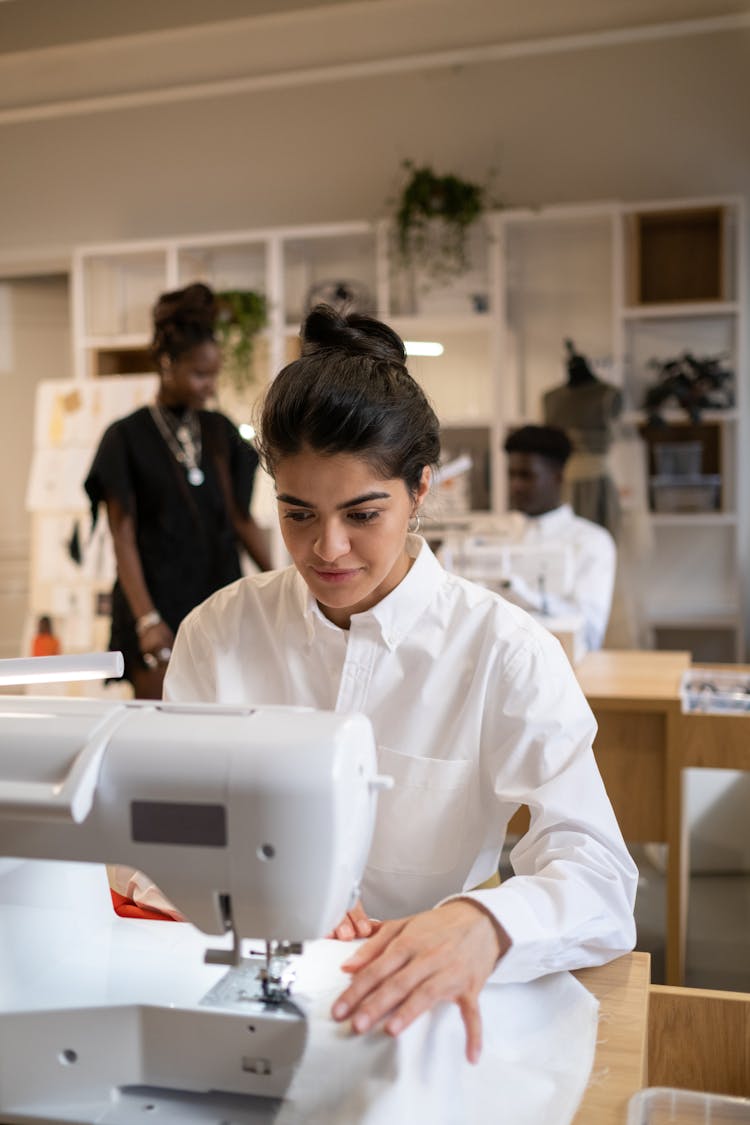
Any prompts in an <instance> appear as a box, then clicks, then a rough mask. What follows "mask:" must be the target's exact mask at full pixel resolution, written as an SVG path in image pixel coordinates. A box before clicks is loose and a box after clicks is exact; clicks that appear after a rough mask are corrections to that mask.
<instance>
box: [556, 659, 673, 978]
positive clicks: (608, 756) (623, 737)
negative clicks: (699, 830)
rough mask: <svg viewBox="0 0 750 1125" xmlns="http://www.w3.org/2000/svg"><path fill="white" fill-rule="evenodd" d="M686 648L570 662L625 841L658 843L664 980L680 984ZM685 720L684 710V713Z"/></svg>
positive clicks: (597, 757) (605, 782) (595, 749)
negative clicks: (593, 725) (662, 859)
mask: <svg viewBox="0 0 750 1125" xmlns="http://www.w3.org/2000/svg"><path fill="white" fill-rule="evenodd" d="M689 668H690V653H689V652H652V651H643V652H642V651H623V652H614V651H613V652H591V653H588V654H587V655H586V656H585V657H584V658H583V660H582V661H581V662H580V663H579V664H578V666H577V667H576V676H577V678H578V681H579V683H580V684H581V687H582V688H583V691H584V694H585V696H586V698H587V700H588V702H589V705H590V707H591V709H592V711H593V712H594V716H595V717H596V720H597V723H598V726H599V730H598V732H597V735H596V739H595V742H594V753H595V754H596V760H597V762H598V764H599V769H600V770H601V774H602V777H603V779H604V784H605V786H606V788H607V792H608V793H609V797H610V800H611V801H612V805H613V807H614V810H615V813H616V815H617V819H618V821H619V824H620V828H621V829H622V834H623V836H624V837H625V839H626V840H627V841H628V843H632V844H638V843H654V842H659V843H666V844H667V845H668V848H667V872H666V883H667V908H666V927H665V928H666V980H667V983H668V984H682V981H683V976H684V968H685V938H686V930H687V883H688V847H687V830H686V825H685V823H684V818H683V793H682V772H681V771H682V769H683V767H684V761H683V758H682V755H681V744H682V740H683V734H684V732H683V729H682V725H683V721H684V718H685V716H683V715H682V712H681V703H680V681H681V679H682V676H683V673H685V672H686V671H687V670H688V669H689ZM690 718H692V716H690Z"/></svg>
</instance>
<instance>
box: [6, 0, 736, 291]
mask: <svg viewBox="0 0 750 1125" xmlns="http://www.w3.org/2000/svg"><path fill="white" fill-rule="evenodd" d="M385 7H386V8H388V7H389V5H385ZM331 33H332V34H334V33H335V24H332V25H331ZM749 48H750V28H748V27H744V28H741V29H735V30H733V31H731V32H726V33H714V34H703V35H689V36H681V37H678V38H675V39H658V40H653V41H642V42H634V43H632V44H620V45H613V46H598V47H595V48H592V49H588V50H582V49H581V50H568V51H564V52H559V53H554V52H552V53H547V54H536V55H533V54H532V55H527V56H524V57H519V58H507V59H503V60H497V61H488V62H474V63H471V64H467V65H463V66H454V67H444V68H438V69H432V68H428V69H424V70H420V71H415V72H412V73H400V72H399V73H394V74H390V75H389V74H380V75H376V76H371V77H351V78H347V79H337V80H331V81H317V80H316V81H314V82H311V84H305V83H304V82H303V83H302V84H300V85H298V86H287V87H281V88H278V89H271V90H265V91H263V90H256V91H254V92H253V91H250V92H245V93H241V94H235V95H230V96H217V97H207V98H203V99H202V100H190V99H189V98H188V99H187V100H184V101H175V102H172V103H167V104H152V105H143V106H142V107H139V108H129V109H122V110H101V111H98V112H95V111H91V112H75V113H73V114H72V115H70V116H65V115H63V116H59V117H55V118H53V119H49V120H45V119H40V120H34V119H32V120H29V121H23V120H20V121H14V120H12V119H10V123H7V121H6V123H3V122H4V120H6V119H3V118H2V115H0V144H2V153H3V159H2V162H0V197H2V199H3V207H2V209H1V210H0V269H1V268H2V260H3V259H6V260H10V258H11V257H13V256H15V257H17V258H20V257H22V256H23V255H24V253H27V254H28V253H29V252H31V251H32V250H34V251H39V252H41V251H40V248H44V247H48V248H50V247H51V248H56V249H57V250H59V251H60V252H61V253H62V252H64V249H65V247H68V246H70V245H73V244H75V243H80V242H90V241H98V240H106V239H119V238H130V237H141V236H159V235H164V234H170V233H173V234H179V233H184V232H191V231H196V232H197V231H213V230H218V229H232V228H241V227H247V226H266V225H273V224H285V223H295V222H314V221H327V220H338V219H344V218H367V217H370V216H376V215H379V214H381V213H383V211H384V210H385V208H386V206H387V200H388V198H389V196H391V195H392V194H393V191H394V189H395V188H396V187H397V185H398V182H399V167H400V162H401V161H402V160H403V159H404V158H407V157H408V158H412V159H414V160H416V161H429V162H432V163H433V165H434V166H435V168H436V169H437V170H446V171H448V170H457V171H459V172H460V173H461V174H463V175H465V176H467V177H471V178H477V179H480V180H482V179H484V178H485V177H486V176H487V174H488V172H489V170H490V169H491V168H493V167H495V168H497V177H496V191H497V194H498V195H499V197H500V198H501V200H502V201H503V202H505V203H507V204H509V205H513V206H523V205H526V204H532V205H533V204H538V203H542V202H565V201H580V200H590V199H597V198H612V197H616V198H624V199H636V198H646V197H652V198H653V197H655V198H659V197H668V196H686V195H693V194H695V195H702V194H710V193H712V192H723V193H727V192H738V191H740V192H746V193H747V192H750V150H749V149H748V145H747V143H746V137H747V121H746V111H745V107H746V106H747V105H750V67H748V65H747V61H748V57H750V50H749ZM154 80H155V81H156V77H155V79H154ZM93 104H95V103H92V105H93Z"/></svg>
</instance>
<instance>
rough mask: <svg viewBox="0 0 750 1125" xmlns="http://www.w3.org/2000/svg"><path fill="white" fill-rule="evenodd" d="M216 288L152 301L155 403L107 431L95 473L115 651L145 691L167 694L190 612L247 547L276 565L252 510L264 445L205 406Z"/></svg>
mask: <svg viewBox="0 0 750 1125" xmlns="http://www.w3.org/2000/svg"><path fill="white" fill-rule="evenodd" d="M216 316H217V308H216V301H215V298H214V294H213V292H212V291H211V289H209V288H208V286H206V285H202V284H193V285H188V286H187V287H186V288H184V289H179V290H176V291H174V292H171V293H164V294H163V295H162V296H161V297H160V298H159V299H158V301H157V302H156V305H155V306H154V309H153V340H152V344H151V351H152V356H153V360H154V364H155V368H156V371H157V372H158V375H159V390H158V392H157V396H156V401H155V402H154V403H153V404H152V405H150V406H145V407H141V408H140V409H139V410H136V411H134V412H133V413H132V414H130V415H128V416H127V417H126V418H121V419H119V420H118V421H116V422H114V423H113V424H112V425H111V426H109V427H108V429H107V430H106V431H105V433H104V436H103V437H102V439H101V442H100V444H99V448H98V450H97V452H96V455H95V457H94V461H93V463H92V466H91V469H90V471H89V474H88V476H87V478H86V481H85V488H86V492H87V494H88V496H89V499H90V501H91V510H92V517H93V520H94V522H96V518H97V513H98V508H99V505H100V503H103V504H105V505H106V509H107V518H108V520H109V527H110V530H111V532H112V538H113V542H114V550H115V558H116V562H117V580H116V582H115V586H114V589H113V591H112V628H111V635H110V648H111V649H114V650H118V649H119V650H120V651H122V653H123V655H124V658H125V678H126V679H128V680H129V681H130V683H131V684H132V686H133V690H134V694H135V696H136V698H140V699H159V698H161V689H162V680H163V678H164V670H165V668H166V664H167V662H168V660H169V657H170V654H171V650H172V641H173V638H174V634H175V632H176V630H177V627H178V625H179V624H180V622H181V621H182V619H183V617H185V615H186V614H187V613H188V612H189V611H190V610H191V609H192V608H193V607H194V606H196V605H198V604H199V603H200V602H202V601H203V600H204V599H205V598H207V597H208V596H209V594H211V593H213V592H214V591H215V590H217V589H219V588H220V587H221V586H225V585H227V584H228V583H230V582H233V581H234V580H235V579H237V578H239V577H240V576H241V573H242V572H241V565H240V555H239V551H238V547H239V545H240V544H241V545H243V546H244V547H245V549H246V550H247V552H248V554H249V555H250V557H251V558H252V560H253V561H254V562H255V564H256V565H257V566H258V568H259V569H261V570H268V569H270V557H269V550H268V546H267V542H266V538H265V536H264V533H263V531H262V530H261V528H260V527H259V526H258V525H257V524H256V522H255V520H254V519H253V517H252V516H251V515H250V513H249V506H250V500H251V497H252V490H253V482H254V477H255V473H256V469H257V465H258V457H257V454H256V453H255V450H254V449H253V448H252V446H251V445H249V444H248V443H247V442H246V441H244V440H243V438H242V437H241V436H240V434H239V431H238V430H237V428H236V427H235V426H234V424H233V423H232V422H231V421H230V420H229V418H227V417H226V416H225V415H223V414H220V413H219V412H217V411H213V410H208V409H206V406H207V404H208V402H209V400H211V399H212V398H213V396H214V395H215V392H216V382H217V378H218V375H219V370H220V366H221V351H220V348H219V346H218V344H217V342H216V339H215V335H214V332H215V324H216Z"/></svg>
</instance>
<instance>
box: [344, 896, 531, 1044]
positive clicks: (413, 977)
mask: <svg viewBox="0 0 750 1125" xmlns="http://www.w3.org/2000/svg"><path fill="white" fill-rule="evenodd" d="M509 948H510V939H509V938H508V935H507V934H506V933H505V931H504V930H503V929H502V927H501V926H500V925H498V923H497V922H495V920H494V919H493V918H491V916H490V915H489V914H487V913H486V912H485V911H484V910H483V909H482V908H481V907H480V906H478V905H477V904H476V903H474V902H471V901H470V900H468V899H455V900H452V901H451V902H447V903H445V904H444V905H443V906H439V907H436V908H435V909H434V910H427V911H425V912H424V913H423V914H413V915H411V917H408V918H399V919H397V920H395V921H392V922H382V923H380V925H379V927H378V930H377V933H376V934H375V935H374V936H373V937H371V938H370V940H369V941H368V942H367V943H366V944H365V945H363V946H361V947H360V949H358V950H357V952H356V953H355V954H354V956H353V957H350V958H349V960H348V961H346V962H344V964H343V965H342V966H341V967H342V969H344V971H345V972H350V973H353V974H354V978H353V980H352V983H351V984H350V985H349V987H348V988H347V989H346V991H345V992H343V993H342V994H341V996H339V998H338V999H337V1000H336V1001H335V1003H334V1005H333V1009H332V1015H333V1018H334V1019H336V1020H344V1019H347V1018H351V1021H352V1029H353V1030H354V1031H356V1032H363V1031H368V1030H369V1029H370V1028H371V1027H373V1026H374V1025H375V1024H376V1023H378V1022H379V1021H380V1020H383V1019H384V1020H385V1023H384V1030H385V1031H386V1033H387V1034H388V1035H398V1034H399V1032H401V1031H403V1030H404V1028H406V1027H408V1026H409V1024H410V1023H413V1021H414V1020H415V1019H416V1018H417V1016H420V1015H421V1014H422V1013H423V1012H426V1011H429V1009H430V1008H432V1007H434V1005H435V1004H437V1003H438V1001H440V1000H453V1001H455V1003H456V1004H458V1007H459V1009H460V1011H461V1018H462V1019H463V1022H464V1027H465V1028H466V1057H467V1059H468V1060H469V1062H471V1063H476V1062H478V1060H479V1055H480V1052H481V1049H482V1024H481V1017H480V1013H479V993H480V992H481V990H482V986H483V985H484V982H485V981H486V980H487V977H488V976H489V975H490V973H491V972H492V970H493V969H494V967H495V965H496V964H497V961H498V959H499V958H500V957H502V956H503V955H504V954H505V953H506V952H507V951H508V949H509Z"/></svg>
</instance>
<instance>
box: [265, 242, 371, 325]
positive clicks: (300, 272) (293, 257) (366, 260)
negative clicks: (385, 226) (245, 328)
mask: <svg viewBox="0 0 750 1125" xmlns="http://www.w3.org/2000/svg"><path fill="white" fill-rule="evenodd" d="M283 272H284V320H285V323H287V324H294V323H295V322H300V321H302V320H303V319H304V317H305V315H306V313H307V311H308V304H309V303H310V301H311V300H313V303H315V301H330V302H331V303H333V300H334V299H335V287H336V286H337V285H338V284H339V283H341V284H344V285H346V286H348V287H351V288H352V289H353V290H354V292H355V294H356V296H357V298H358V300H357V301H356V303H355V305H356V311H357V312H363V313H368V314H371V315H374V314H375V313H376V310H377V285H376V282H377V278H376V254H375V233H374V230H370V231H363V232H357V233H350V234H342V235H341V236H340V237H338V238H324V237H322V236H320V237H318V236H315V235H310V236H307V237H302V236H300V237H293V238H288V239H285V240H284V242H283ZM316 291H317V295H316V296H315V298H313V295H314V294H315V293H316Z"/></svg>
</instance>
